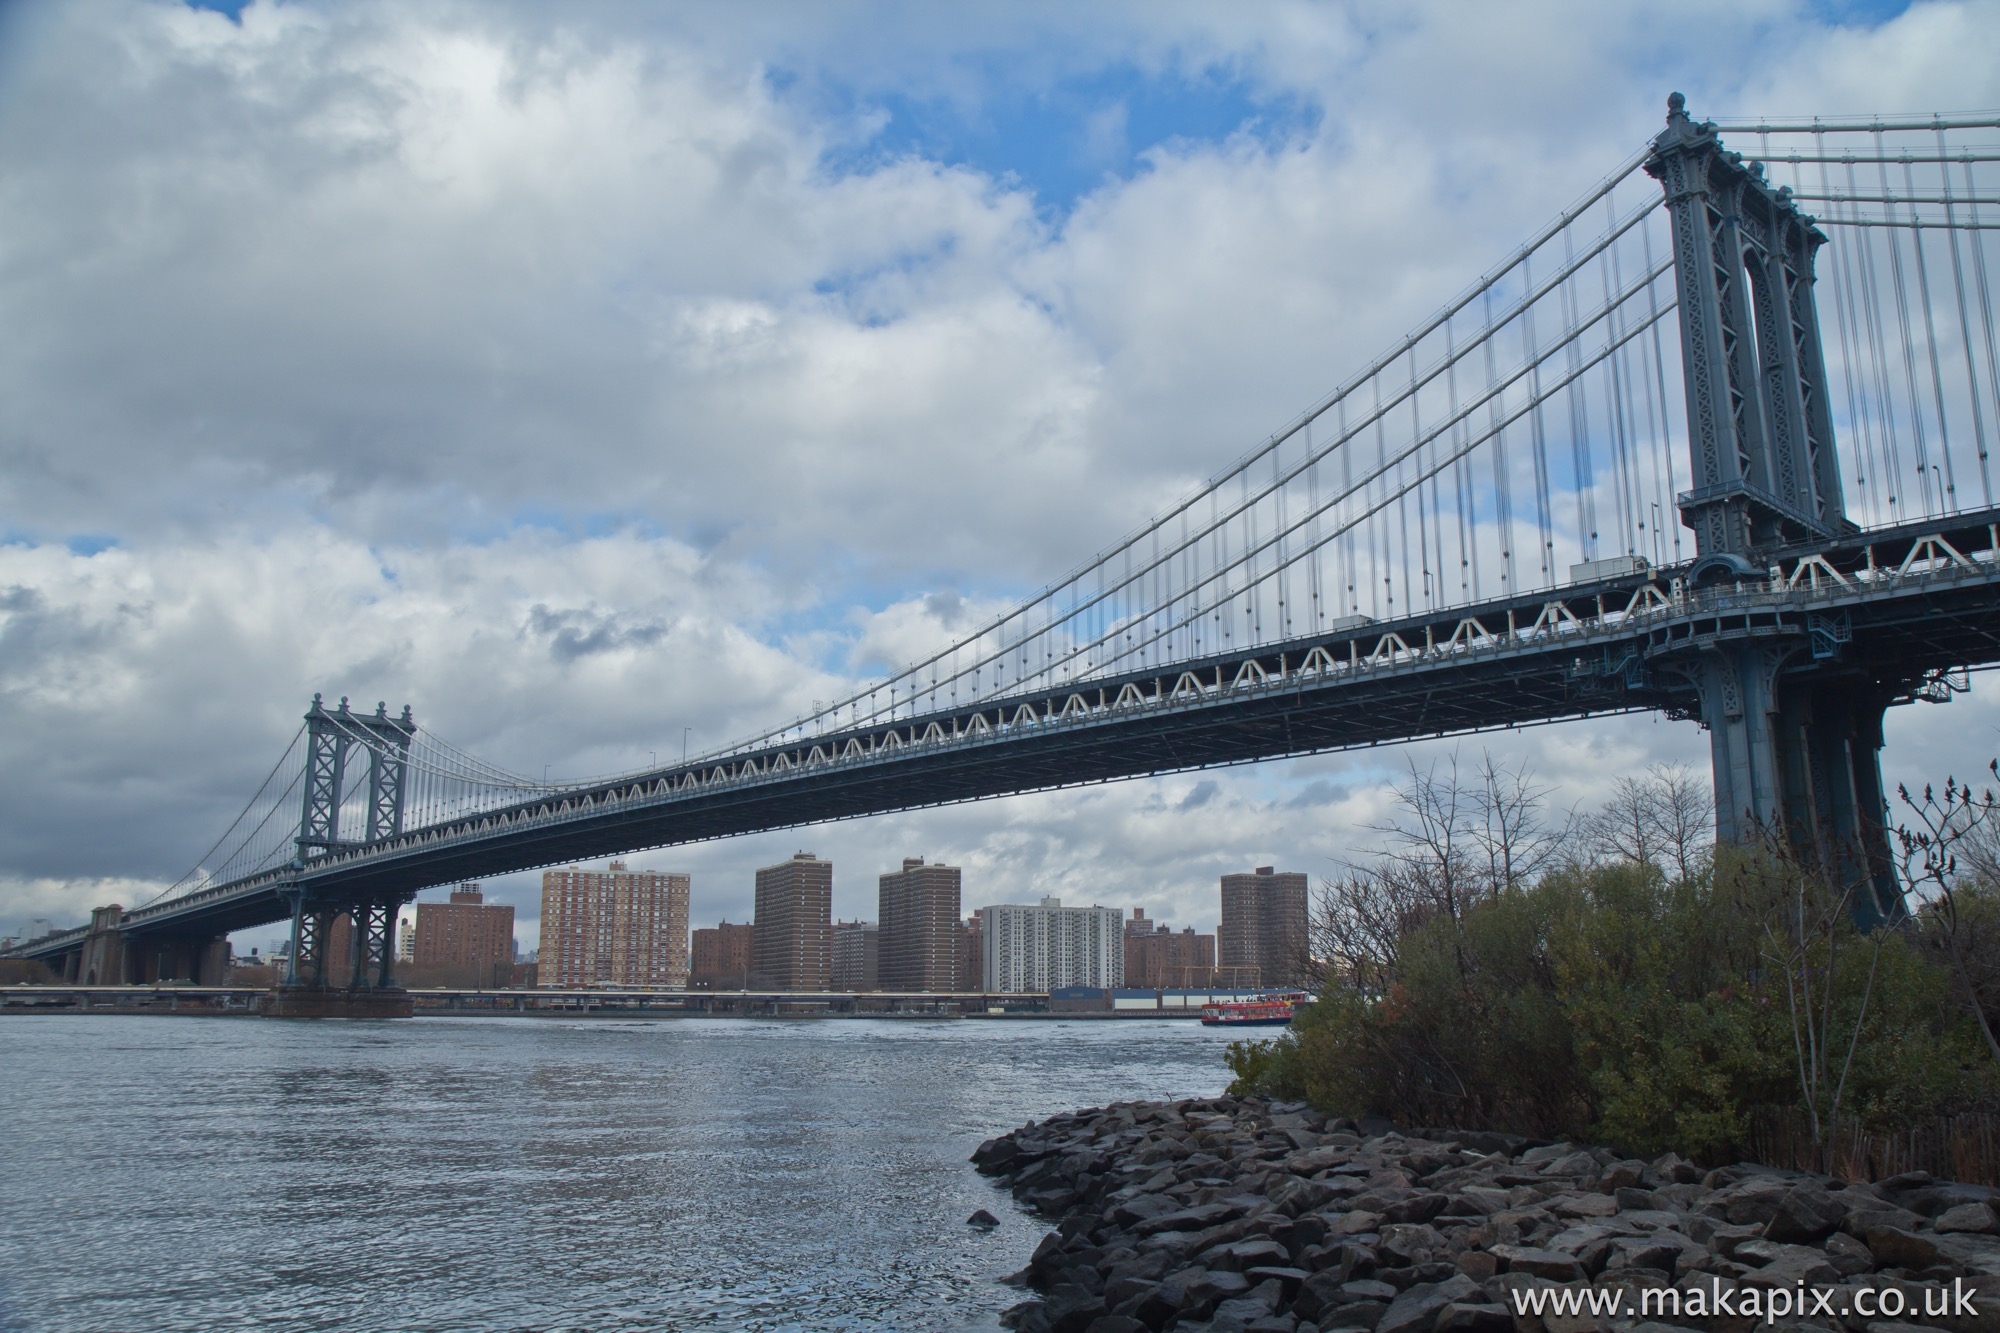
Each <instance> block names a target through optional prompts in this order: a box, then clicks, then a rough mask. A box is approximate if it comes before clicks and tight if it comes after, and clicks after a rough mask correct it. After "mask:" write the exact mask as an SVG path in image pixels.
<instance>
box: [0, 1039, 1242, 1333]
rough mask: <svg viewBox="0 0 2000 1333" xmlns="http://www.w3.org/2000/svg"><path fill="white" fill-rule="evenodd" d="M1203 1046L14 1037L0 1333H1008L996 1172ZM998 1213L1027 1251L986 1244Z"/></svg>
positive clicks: (1197, 1076) (3, 1049)
mask: <svg viewBox="0 0 2000 1333" xmlns="http://www.w3.org/2000/svg"><path fill="white" fill-rule="evenodd" d="M1225 1040H1226V1037H1225V1036H1224V1035H1223V1034H1219V1033H1216V1032H1214V1031H1211V1030H1205V1029H1203V1028H1201V1027H1200V1026H1199V1025H1197V1024H1193V1023H1188V1022H1186V1021H1184V1020H1183V1021H1170V1020H1139V1021H1118V1022H1105V1021H1095V1022H1092V1021H1066V1022H1065V1021H1050V1022H984V1021H976V1020H973V1021H958V1022H952V1021H911V1020H901V1021H898V1020H822V1021H805V1022H796V1021H771V1020H764V1021H758V1020H731V1019H656V1020H635V1021H624V1020H615V1019H575V1020H571V1019H540V1018H519V1019H509V1018H468V1019H447V1018H423V1019H414V1020H409V1021H405V1022H399V1023H339V1022H320V1023H309V1022H275V1021H270V1020H260V1019H218V1018H171V1017H136V1016H135V1017H123V1018H120V1017H108V1016H107V1017H96V1016H62V1017H34V1018H27V1017H22V1018H8V1019H4V1020H0V1135H4V1140H0V1141H4V1144H5V1152H4V1161H5V1170H4V1176H0V1183H4V1188H0V1330H6V1333H15V1330H33V1331H35V1333H41V1331H42V1330H117V1331H118V1333H140V1331H150V1330H181V1329H186V1330H203V1331H208V1330H219V1329H240V1328H265V1327H271V1328H279V1327H282V1328H285V1329H288V1330H302V1329H370V1330H372V1329H424V1330H455V1329H479V1330H489V1329H535V1330H548V1331H551V1333H553V1331H554V1330H590V1331H591V1333H600V1331H602V1330H627V1329H630V1330H639V1329H644V1330H649V1331H651V1330H679V1329H704V1330H710V1329H712V1330H724V1329H756V1330H784V1329H802V1330H803V1329H810V1330H820V1329H841V1330H847V1329H853V1330H860V1329H895V1330H933V1329H936V1330H945V1329H989V1328H994V1327H996V1326H997V1325H996V1324H995V1322H994V1317H995V1315H996V1314H997V1313H998V1312H999V1311H1000V1310H1002V1309H1004V1308H1005V1307H1006V1306H1007V1305H1009V1304H1011V1303H1013V1301H1015V1300H1018V1299H1020V1293H1018V1292H1016V1291H1015V1290H1014V1289H1012V1288H1009V1287H1005V1286H1001V1285H998V1284H997V1283H996V1281H995V1279H996V1278H997V1277H998V1276H1000V1275H1001V1274H1003V1273H1007V1272H1010V1271H1012V1270H1014V1269H1016V1268H1019V1267H1020V1266H1021V1265H1022V1264H1023V1263H1024V1262H1025V1261H1026V1259H1027V1256H1028V1254H1029V1252H1030V1251H1031V1250H1032V1249H1033V1247H1034V1244H1035V1241H1036V1240H1037V1239H1038V1238H1039V1236H1040V1233H1041V1230H1042V1228H1041V1227H1039V1226H1037V1225H1036V1224H1035V1222H1034V1221H1033V1219H1031V1218H1029V1217H1027V1216H1026V1215H1024V1214H1020V1213H1017V1212H1015V1211H1013V1209H1012V1208H1011V1207H1010V1206H1009V1202H1008V1199H1007V1197H1006V1196H1005V1195H1004V1194H1002V1193H999V1192H997V1191H996V1190H995V1189H994V1188H993V1187H992V1186H991V1185H990V1184H989V1183H988V1182H986V1181H985V1180H983V1179H981V1178H980V1177H979V1176H977V1175H975V1174H974V1173H973V1171H972V1169H971V1168H970V1167H969V1166H968V1165H967V1164H966V1156H967V1154H969V1153H970V1152H971V1151H972V1149H973V1148H974V1147H975V1146H977V1145H978V1143H979V1141H980V1140H981V1139H984V1138H987V1137H990V1136H991V1135H993V1134H995V1133H998V1132H1000V1131H1002V1130H1006V1129H1010V1128H1012V1127H1013V1126H1015V1125H1018V1124H1020V1123H1021V1122H1022V1121H1025V1120H1028V1119H1030V1118H1034V1119H1041V1118H1044V1117H1046V1116H1048V1115H1051V1114H1053V1113H1054V1112H1056V1111H1059V1110H1067V1109H1069V1108H1072V1107H1076V1106H1088V1105H1101V1104H1103V1103H1105V1102H1108V1101H1118V1100H1123V1099H1127V1098H1133V1097H1168V1096H1189V1095H1208V1094H1213V1093H1215V1092H1217V1091H1219V1090H1220V1089H1221V1087H1222V1085H1223V1083H1224V1082H1225V1081H1226V1079H1227V1074H1226V1071H1225V1070H1224V1068H1223V1064H1222V1059H1221V1055H1222V1052H1221V1047H1222V1044H1223V1042H1224V1041H1225ZM980 1207H984V1208H988V1209H990V1210H991V1211H993V1212H994V1213H996V1214H999V1215H1000V1217H1001V1219H1002V1224H1001V1226H1000V1227H999V1228H998V1229H997V1230H996V1231H994V1232H993V1233H991V1234H990V1235H983V1234H981V1233H979V1232H976V1231H974V1230H972V1229H971V1228H969V1227H967V1226H966V1225H965V1218H966V1216H967V1215H968V1214H969V1213H971V1212H972V1210H973V1209H975V1208H980Z"/></svg>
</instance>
